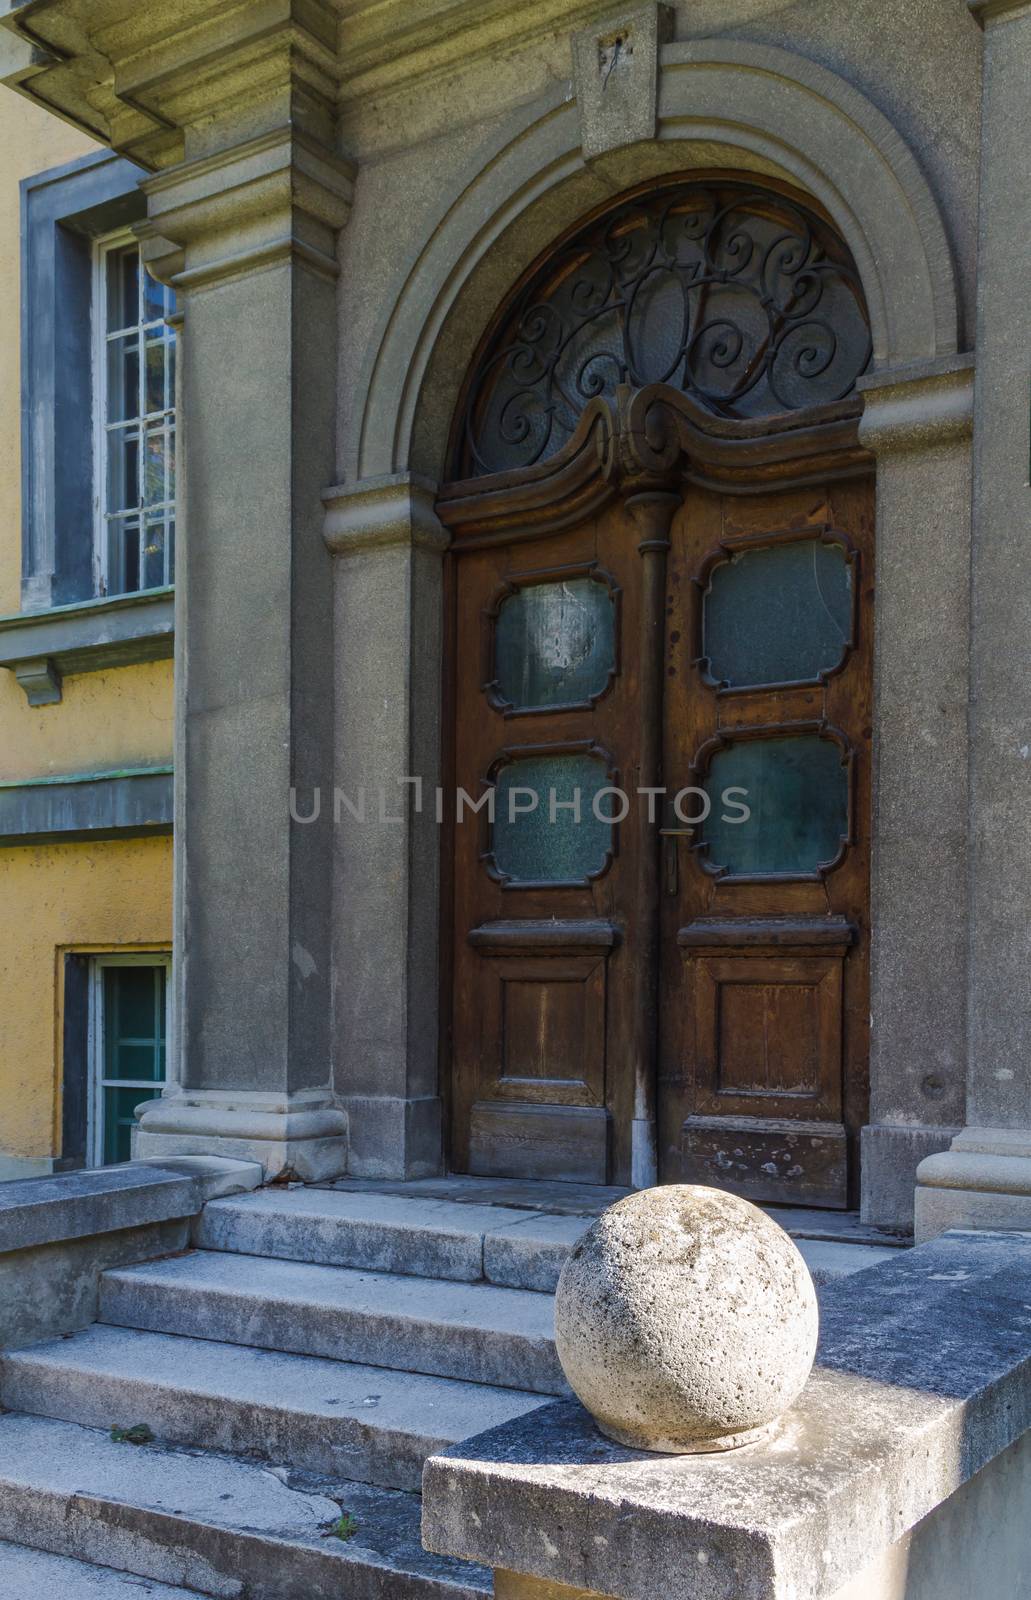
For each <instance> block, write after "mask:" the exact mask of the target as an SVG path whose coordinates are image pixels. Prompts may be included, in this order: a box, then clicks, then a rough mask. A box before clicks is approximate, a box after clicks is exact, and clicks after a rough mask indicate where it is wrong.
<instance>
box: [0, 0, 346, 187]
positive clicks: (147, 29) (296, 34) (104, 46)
mask: <svg viewBox="0 0 1031 1600" xmlns="http://www.w3.org/2000/svg"><path fill="white" fill-rule="evenodd" d="M0 23H2V24H3V27H4V28H5V29H6V30H7V35H8V37H6V38H5V39H4V42H3V47H2V48H0V79H2V80H3V81H4V82H6V83H8V84H9V85H10V86H11V87H12V88H15V89H18V90H20V91H21V92H22V93H24V94H27V95H29V96H30V97H31V98H33V99H35V100H37V101H40V102H42V103H43V104H45V105H46V106H47V107H48V108H49V109H51V110H52V111H54V112H55V113H56V114H57V115H58V116H62V117H64V118H66V119H67V120H69V121H72V122H75V123H76V124H77V125H78V126H80V127H82V128H84V129H85V130H86V131H88V132H89V133H91V134H92V135H93V137H95V138H98V139H101V140H102V141H104V142H107V143H110V144H111V145H113V146H114V148H115V149H117V150H119V151H121V152H122V153H123V154H125V155H127V156H129V157H130V158H131V159H132V160H134V161H136V162H138V163H139V165H141V166H143V167H146V168H148V169H150V170H156V169H159V168H162V167H165V166H168V165H170V164H174V163H176V162H179V161H181V160H182V157H183V154H184V135H185V133H186V130H189V129H191V128H198V127H203V125H204V123H205V119H208V118H210V116H211V114H212V113H213V112H216V111H217V112H218V114H219V116H220V117H221V118H223V119H225V120H226V121H231V120H232V118H233V116H234V113H235V112H236V111H237V110H238V109H240V108H243V107H246V106H271V107H272V108H273V111H274V113H275V111H276V110H278V113H279V115H278V118H277V120H285V119H286V118H287V117H293V118H294V119H295V120H297V121H300V122H303V123H304V125H305V126H306V127H308V128H309V129H310V130H311V131H312V132H313V133H314V134H315V135H317V136H318V137H319V138H321V139H322V140H323V141H324V142H325V143H327V144H332V142H333V117H334V106H335V99H336V93H337V83H338V77H339V73H338V60H339V49H338V33H339V23H338V19H337V14H336V11H335V10H334V9H333V7H332V6H331V5H330V4H328V3H327V0H237V3H235V4H229V5H228V6H225V7H217V8H215V7H212V6H211V5H210V4H209V3H207V0H176V3H175V4H171V3H168V0H154V3H153V4H149V5H146V6H140V5H131V4H128V3H127V0H91V4H90V5H89V6H88V7H84V6H81V5H78V4H75V3H73V0H14V3H13V4H9V7H8V10H7V12H6V14H5V15H3V16H2V17H0ZM200 137H203V135H200Z"/></svg>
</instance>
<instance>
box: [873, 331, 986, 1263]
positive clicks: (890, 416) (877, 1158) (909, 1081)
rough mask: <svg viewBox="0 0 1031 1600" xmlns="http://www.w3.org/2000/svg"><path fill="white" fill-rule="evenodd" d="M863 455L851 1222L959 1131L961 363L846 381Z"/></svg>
mask: <svg viewBox="0 0 1031 1600" xmlns="http://www.w3.org/2000/svg"><path fill="white" fill-rule="evenodd" d="M860 388H861V389H862V390H863V396H864V412H863V419H862V423H861V426H860V437H861V438H862V441H863V443H864V444H865V445H866V446H867V448H868V449H870V450H872V451H873V452H874V454H875V456H876V458H877V539H876V558H875V559H876V571H875V573H874V583H875V586H876V606H875V615H876V629H875V634H876V637H875V652H874V784H873V841H874V850H873V872H872V885H871V970H870V988H871V993H870V1012H871V1030H870V1123H869V1125H868V1126H867V1127H866V1128H864V1129H863V1146H862V1174H863V1192H862V1211H863V1218H864V1220H865V1221H867V1222H870V1223H873V1224H874V1225H875V1226H878V1227H884V1228H891V1229H896V1230H900V1231H902V1230H906V1229H908V1228H910V1227H911V1226H912V1221H913V1181H914V1175H915V1173H916V1169H917V1166H918V1164H919V1162H920V1161H921V1160H922V1159H923V1158H924V1157H925V1156H927V1155H929V1154H930V1153H931V1152H933V1151H938V1150H944V1149H946V1148H947V1146H948V1144H949V1141H950V1139H951V1138H952V1136H953V1134H954V1133H956V1131H957V1130H958V1128H959V1127H961V1126H962V1124H963V1121H964V1108H965V1097H966V1027H967V1024H966V997H967V913H966V892H967V841H966V806H967V698H968V682H967V668H968V653H969V652H968V628H967V623H968V612H969V603H970V434H971V427H972V421H973V358H972V357H971V356H962V355H960V356H945V357H942V358H940V359H938V360H936V361H929V362H922V363H916V364H914V365H912V366H905V367H897V368H895V369H894V370H886V371H883V372H877V373H874V374H872V375H871V376H870V377H867V378H864V379H862V380H861V382H860Z"/></svg>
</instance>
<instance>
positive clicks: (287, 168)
mask: <svg viewBox="0 0 1031 1600" xmlns="http://www.w3.org/2000/svg"><path fill="white" fill-rule="evenodd" d="M290 9H293V8H290ZM291 40H293V44H294V46H296V40H295V39H293V35H292V34H290V35H289V37H285V38H284V45H283V49H282V51H281V52H280V53H279V55H278V56H277V57H276V60H277V61H278V70H279V77H276V76H275V73H274V72H273V68H272V67H270V66H269V65H268V63H267V62H265V63H264V65H263V67H262V71H261V73H260V74H258V75H257V76H256V77H255V76H254V74H253V72H252V74H251V76H247V74H246V73H245V74H244V76H243V78H242V80H241V78H240V77H239V75H237V76H236V77H235V78H234V64H235V65H239V61H238V60H236V59H235V58H234V56H233V54H232V52H231V51H230V52H229V53H228V54H227V56H226V57H225V58H224V59H223V61H222V73H223V76H224V77H225V82H226V83H227V84H228V83H229V82H230V80H232V81H233V83H234V86H235V87H236V89H237V90H238V94H237V97H236V99H235V100H234V99H232V97H228V96H227V97H226V103H227V104H228V105H229V107H230V109H229V110H226V111H223V110H222V109H221V107H222V104H223V100H222V98H221V97H220V94H219V92H218V85H217V84H216V85H215V86H214V88H212V87H211V86H210V85H209V86H208V94H209V101H208V113H209V114H208V115H207V116H206V117H202V116H201V115H200V106H199V104H198V103H196V102H195V103H194V105H193V106H192V107H190V108H189V115H187V112H186V110H184V111H183V116H184V120H185V130H184V150H185V153H186V159H185V160H184V161H182V162H180V163H178V164H176V165H174V166H172V167H169V168H165V169H164V170H162V171H161V172H160V173H158V174H157V176H155V177H153V178H150V179H148V180H147V181H146V182H145V183H144V186H143V187H144V189H145V192H146V194H147V199H148V222H147V224H146V225H145V226H144V228H143V230H142V233H143V239H144V248H145V251H146V253H147V255H148V257H149V258H150V260H151V262H152V263H153V264H154V265H155V269H156V270H157V272H158V273H159V275H161V276H162V277H164V278H165V280H166V281H168V282H170V283H171V284H172V285H173V287H174V288H175V290H176V293H177V295H178V296H179V297H180V302H181V305H182V308H183V312H184V338H183V341H182V378H181V397H182V415H183V417H184V418H185V419H186V424H187V425H186V429H185V450H184V460H183V473H182V480H181V484H180V495H179V506H180V515H181V519H182V526H181V528H180V533H179V543H178V550H177V572H176V588H177V629H176V701H177V718H178V733H177V761H176V787H177V791H178V796H177V826H176V852H177V867H176V888H177V958H176V971H175V987H176V1012H175V1016H176V1026H175V1041H176V1055H177V1067H176V1073H175V1077H176V1081H175V1083H174V1084H170V1086H169V1090H168V1092H167V1093H166V1094H165V1096H164V1097H163V1098H162V1099H161V1100H159V1101H155V1102H152V1103H151V1104H150V1105H149V1106H148V1107H146V1108H144V1110H143V1113H142V1118H141V1123H140V1127H139V1129H138V1130H137V1134H136V1142H135V1147H134V1148H135V1152H136V1153H137V1154H139V1155H157V1156H161V1155H165V1154H169V1155H171V1154H175V1153H180V1152H184V1151H195V1152H201V1153H203V1152H213V1153H217V1154H224V1155H246V1156H249V1157H251V1158H252V1159H256V1160H259V1161H261V1162H262V1164H263V1166H264V1168H265V1171H266V1174H267V1175H268V1176H275V1175H277V1174H280V1173H283V1172H291V1173H294V1174H296V1175H297V1176H299V1177H302V1178H305V1179H316V1178H325V1177H330V1176H334V1175H336V1174H338V1173H340V1172H342V1171H344V1170H345V1167H346V1159H347V1137H346V1134H347V1118H346V1113H345V1112H344V1111H343V1109H342V1108H341V1107H340V1105H339V1103H338V1102H337V1100H336V1098H335V1096H334V1094H333V1090H332V1041H331V1031H330V1016H331V992H332V983H331V965H332V948H331V947H332V900H331V887H332V873H331V854H332V833H331V817H327V816H326V815H322V816H321V817H319V818H318V819H316V820H308V819H309V818H310V816H311V812H310V807H309V806H308V805H307V803H306V799H305V797H306V796H308V795H310V793H311V791H312V790H313V788H315V787H317V786H319V785H322V784H325V782H326V780H327V775H328V773H329V771H330V770H331V761H332V748H333V670H332V660H333V598H332V563H331V559H330V556H329V553H328V551H327V550H326V547H325V544H324V542H323V538H322V505H321V501H320V492H321V490H322V488H323V486H324V485H325V484H326V483H328V482H331V481H332V478H333V470H334V456H335V438H334V433H335V413H336V396H335V381H336V335H335V328H336V279H337V264H336V236H337V232H338V230H339V229H340V228H341V227H342V226H343V224H344V222H345V220H346V218H347V215H348V211H349V206H350V198H351V187H352V180H353V172H352V169H351V166H350V164H349V163H348V162H347V161H345V160H343V159H341V157H340V156H339V155H338V154H337V153H336V152H335V149H334V148H333V126H332V118H331V115H330V113H329V110H328V106H329V99H328V96H327V95H326V94H324V93H322V92H321V91H320V89H319V85H318V84H317V83H314V82H313V77H312V73H313V71H314V66H313V62H312V59H311V58H310V56H309V57H305V56H304V53H303V52H301V56H300V59H301V62H302V65H303V70H302V67H300V66H299V64H298V61H299V57H298V52H297V49H296V48H289V47H288V46H289V44H290V41H291ZM315 64H316V65H317V63H315ZM251 65H252V66H253V63H251ZM241 71H242V67H241ZM270 73H271V74H272V81H271V82H270V81H269V75H270ZM247 85H250V86H251V92H248V91H247ZM194 93H195V96H196V97H197V98H198V100H199V97H200V89H199V88H198V87H197V86H196V85H195V88H194ZM182 96H183V100H184V102H185V101H186V99H187V98H188V88H187V86H186V85H185V84H184V85H183V89H182ZM194 118H196V120H193V119H194Z"/></svg>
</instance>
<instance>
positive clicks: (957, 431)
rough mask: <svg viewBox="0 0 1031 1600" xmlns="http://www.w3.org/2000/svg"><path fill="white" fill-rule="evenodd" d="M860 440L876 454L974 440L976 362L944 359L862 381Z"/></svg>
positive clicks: (955, 357) (962, 356) (968, 357)
mask: <svg viewBox="0 0 1031 1600" xmlns="http://www.w3.org/2000/svg"><path fill="white" fill-rule="evenodd" d="M856 387H857V389H859V391H860V392H861V393H862V395H863V399H864V402H865V404H864V410H863V415H862V418H861V419H860V423H859V441H860V443H861V444H862V445H864V446H865V448H866V449H867V450H870V451H871V452H872V453H873V454H874V455H877V456H885V455H891V454H894V453H895V452H898V451H902V450H926V449H930V448H932V447H933V446H936V445H951V444H956V443H959V442H961V441H962V440H965V439H969V438H970V436H971V434H972V432H973V426H974V357H973V355H972V354H960V355H951V356H944V357H942V358H940V359H939V360H936V361H918V362H912V363H910V364H908V365H906V366H901V367H894V368H887V369H885V370H883V371H877V372H871V373H868V374H867V375H866V376H865V377H863V378H860V380H859V382H858V384H857V385H856Z"/></svg>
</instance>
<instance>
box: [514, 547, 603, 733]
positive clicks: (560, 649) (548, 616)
mask: <svg viewBox="0 0 1031 1600" xmlns="http://www.w3.org/2000/svg"><path fill="white" fill-rule="evenodd" d="M614 609H615V608H614V606H613V601H612V596H611V594H610V592H609V589H608V586H607V584H604V583H599V582H598V581H597V580H596V579H594V578H570V579H566V580H565V581H564V582H562V583H535V584H531V585H528V586H527V587H526V588H525V589H518V590H517V591H516V593H515V594H513V595H510V596H509V598H508V599H507V600H505V601H504V602H503V604H502V606H501V609H500V611H499V613H498V619H497V625H496V630H495V644H494V648H495V665H494V671H495V676H496V681H497V686H498V690H499V692H500V694H501V697H502V699H504V700H506V701H508V702H509V704H510V705H513V706H517V707H519V708H520V709H529V708H530V707H547V706H559V705H569V704H571V703H576V702H579V701H585V700H590V699H591V697H592V696H594V695H599V694H601V692H602V691H603V689H604V688H605V685H606V684H607V683H608V680H609V673H610V672H611V671H612V669H613V667H614V666H615V658H616V629H615V616H614Z"/></svg>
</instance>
